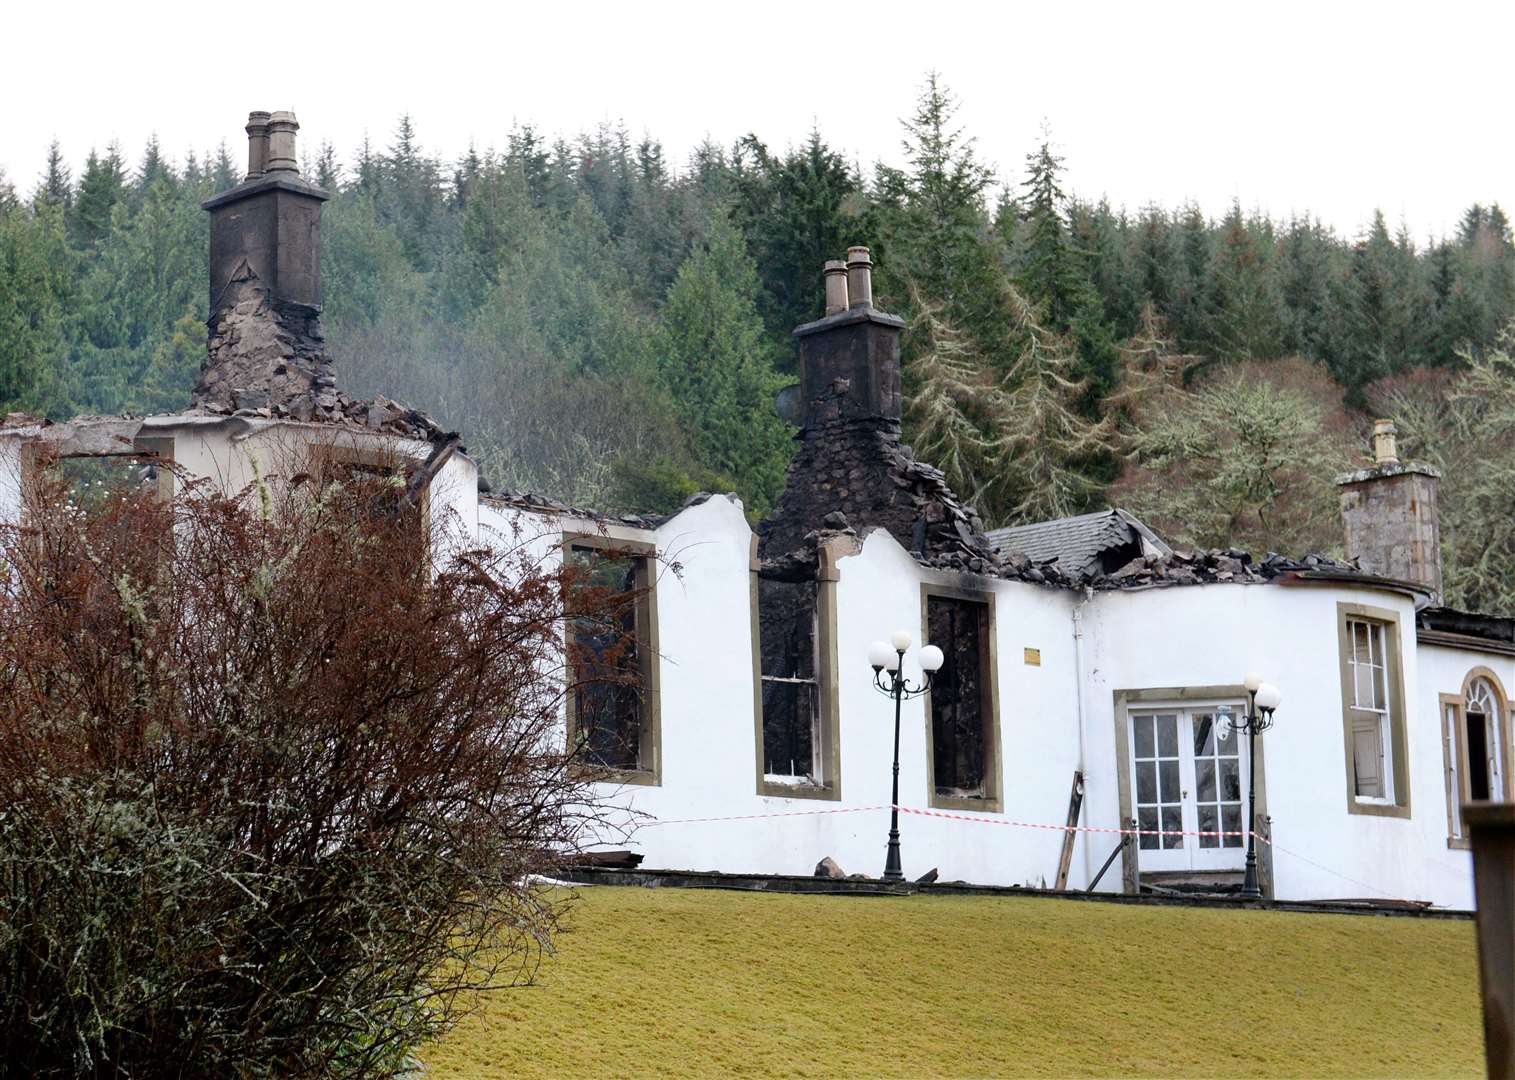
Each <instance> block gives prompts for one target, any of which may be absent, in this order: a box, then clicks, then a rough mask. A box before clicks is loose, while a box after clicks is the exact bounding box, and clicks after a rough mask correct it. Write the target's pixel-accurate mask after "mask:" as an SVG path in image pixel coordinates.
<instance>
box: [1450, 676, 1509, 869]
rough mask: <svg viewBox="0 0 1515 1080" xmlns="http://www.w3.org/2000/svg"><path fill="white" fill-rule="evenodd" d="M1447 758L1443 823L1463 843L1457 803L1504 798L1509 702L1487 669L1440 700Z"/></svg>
mask: <svg viewBox="0 0 1515 1080" xmlns="http://www.w3.org/2000/svg"><path fill="white" fill-rule="evenodd" d="M1442 706H1443V713H1444V723H1445V725H1446V726H1445V731H1444V736H1445V745H1446V754H1447V801H1448V805H1447V822H1448V826H1449V831H1450V836H1451V839H1452V840H1453V841H1454V842H1460V841H1463V840H1464V835H1465V834H1464V832H1463V827H1462V812H1461V804H1462V803H1465V802H1474V801H1483V800H1489V799H1493V800H1496V801H1498V800H1504V799H1507V798H1509V787H1508V783H1507V778H1506V774H1507V772H1508V770H1509V767H1510V746H1509V741H1508V740H1509V722H1508V712H1509V702H1508V698H1506V696H1505V691H1504V687H1502V686H1501V685H1500V684H1499V681H1498V680H1497V679H1496V678H1495V677H1494V676H1493V674H1492V673H1491V672H1489V671H1487V669H1479V670H1475V671H1473V672H1470V673H1469V675H1468V677H1467V679H1466V680H1464V682H1463V687H1462V693H1461V694H1460V695H1459V696H1457V697H1452V696H1450V695H1443V697H1442Z"/></svg>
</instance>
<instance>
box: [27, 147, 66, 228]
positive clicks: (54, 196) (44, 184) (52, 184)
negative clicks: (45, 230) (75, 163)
mask: <svg viewBox="0 0 1515 1080" xmlns="http://www.w3.org/2000/svg"><path fill="white" fill-rule="evenodd" d="M34 201H35V202H39V203H42V202H46V203H50V204H51V205H53V206H61V207H62V208H63V212H64V214H65V215H67V214H68V213H69V212H70V211H71V210H72V209H73V206H74V178H73V175H72V173H71V172H70V171H69V168H68V162H67V161H65V160H64V159H63V147H62V146H61V145H60V144H59V143H58V140H57V139H54V140H53V141H52V143H51V144H50V145H49V146H48V148H47V167H46V171H44V172H43V174H42V180H41V182H40V183H39V184H38V185H37V194H36V198H35V200H34Z"/></svg>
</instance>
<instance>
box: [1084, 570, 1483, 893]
mask: <svg viewBox="0 0 1515 1080" xmlns="http://www.w3.org/2000/svg"><path fill="white" fill-rule="evenodd" d="M1338 602H1344V603H1356V604H1366V605H1371V606H1374V607H1378V608H1385V609H1391V610H1393V611H1395V612H1396V613H1398V615H1399V617H1400V626H1401V642H1402V655H1401V657H1400V664H1401V668H1402V670H1403V672H1404V686H1405V700H1406V702H1407V703H1408V704H1409V709H1408V712H1409V716H1408V718H1407V724H1406V735H1407V744H1408V750H1409V775H1410V785H1411V788H1410V811H1411V816H1410V817H1409V818H1408V819H1405V818H1398V817H1379V816H1369V815H1365V814H1349V813H1348V812H1347V802H1348V792H1347V781H1346V775H1347V773H1346V760H1347V758H1346V755H1347V748H1346V743H1345V738H1344V735H1343V730H1342V714H1341V676H1340V663H1339V644H1338V639H1337V628H1336V619H1337V612H1336V605H1337V603H1338ZM1094 608H1095V611H1096V613H1097V614H1096V615H1095V616H1094V623H1095V626H1096V627H1097V630H1096V632H1095V633H1094V635H1093V637H1094V639H1095V657H1096V660H1095V665H1094V667H1095V670H1094V672H1093V673H1092V676H1093V677H1092V679H1091V697H1092V701H1093V704H1094V706H1095V708H1094V709H1093V710H1092V711H1091V740H1090V745H1091V747H1097V748H1098V751H1097V753H1096V754H1093V755H1091V759H1092V760H1091V764H1090V770H1089V773H1090V775H1089V784H1090V797H1091V799H1092V805H1091V811H1092V812H1093V814H1094V815H1095V816H1097V818H1098V819H1099V820H1100V821H1103V822H1112V823H1113V821H1114V820H1115V818H1116V817H1117V814H1118V809H1117V801H1116V800H1117V794H1116V786H1115V777H1114V775H1113V770H1114V769H1116V768H1118V767H1124V763H1120V762H1117V761H1115V745H1114V715H1115V713H1114V692H1115V691H1116V690H1117V689H1137V688H1144V687H1176V686H1197V685H1224V684H1237V683H1240V682H1241V680H1242V677H1243V675H1244V673H1245V672H1247V671H1249V670H1258V671H1261V672H1263V673H1265V674H1266V676H1267V677H1268V678H1269V680H1270V681H1272V682H1274V683H1276V684H1277V685H1278V686H1279V687H1280V688H1281V689H1282V690H1283V694H1284V699H1283V704H1282V706H1281V707H1280V708H1279V710H1278V713H1277V715H1276V717H1275V725H1274V727H1273V728H1272V729H1271V730H1269V731H1268V732H1267V733H1266V734H1264V735H1263V736H1262V739H1263V740H1264V741H1265V743H1266V745H1265V747H1264V752H1263V754H1262V756H1261V759H1262V762H1263V764H1264V767H1265V770H1266V792H1267V804H1268V812H1269V813H1270V814H1271V816H1272V818H1273V837H1274V841H1275V847H1274V854H1273V866H1274V873H1275V875H1276V886H1275V888H1276V894H1277V895H1278V896H1279V897H1280V898H1288V899H1305V898H1310V899H1322V898H1330V897H1362V896H1384V897H1392V898H1400V899H1409V900H1430V901H1433V902H1434V903H1436V904H1439V905H1443V906H1450V907H1467V906H1469V905H1470V903H1471V880H1470V876H1469V867H1468V864H1467V861H1466V859H1465V858H1460V857H1459V856H1461V855H1462V853H1460V852H1452V853H1450V857H1449V853H1448V852H1447V849H1446V798H1445V794H1444V788H1443V773H1442V768H1443V758H1442V751H1441V736H1440V726H1439V722H1438V717H1437V710H1436V708H1435V700H1436V691H1435V690H1432V689H1430V688H1428V687H1423V686H1422V685H1421V672H1422V666H1421V664H1420V663H1419V662H1418V660H1417V656H1416V649H1415V644H1414V641H1415V634H1414V626H1415V620H1414V610H1413V606H1412V604H1411V602H1410V600H1409V599H1408V598H1404V597H1399V596H1396V595H1395V594H1392V593H1387V592H1382V591H1376V590H1368V589H1358V588H1351V587H1347V586H1342V585H1336V584H1329V585H1310V586H1300V587H1282V586H1279V585H1245V586H1244V585H1206V586H1193V587H1184V588H1169V589H1161V590H1151V591H1146V592H1112V593H1101V594H1099V595H1098V596H1097V598H1096V600H1095V603H1094ZM1458 685H1459V686H1460V677H1459V682H1458Z"/></svg>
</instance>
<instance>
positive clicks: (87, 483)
mask: <svg viewBox="0 0 1515 1080" xmlns="http://www.w3.org/2000/svg"><path fill="white" fill-rule="evenodd" d="M52 467H53V469H54V470H55V474H56V475H57V477H58V478H59V479H60V480H61V481H62V482H63V484H64V486H65V490H66V492H67V495H66V497H67V499H68V502H69V505H70V506H72V507H74V508H76V509H78V510H80V511H82V512H83V513H85V514H92V515H93V514H98V513H100V512H101V511H103V510H106V509H107V508H108V507H109V505H110V503H111V502H112V501H114V500H117V499H136V498H152V499H156V498H160V497H162V494H163V486H164V485H163V479H164V478H163V477H162V476H161V475H160V471H159V470H160V464H159V462H158V460H157V459H156V457H154V456H153V455H150V454H108V455H99V456H94V455H91V456H88V457H84V456H71V457H62V458H58V459H57V460H56V461H55V462H54V463H53V466H52Z"/></svg>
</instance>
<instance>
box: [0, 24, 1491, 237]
mask: <svg viewBox="0 0 1515 1080" xmlns="http://www.w3.org/2000/svg"><path fill="white" fill-rule="evenodd" d="M260 12H263V13H265V14H263V15H260V14H259V13H260ZM4 25H5V29H6V36H7V38H8V39H9V40H8V42H7V44H6V46H5V49H4V55H5V59H4V62H3V64H0V101H4V102H5V103H6V105H5V111H4V120H3V121H0V133H3V134H0V168H3V169H4V170H5V173H6V174H7V176H8V177H9V178H10V179H11V181H12V182H13V183H15V184H16V186H17V188H19V189H21V190H23V191H30V190H31V188H32V186H33V184H34V183H35V180H36V177H37V175H38V173H39V172H40V171H41V169H42V165H43V161H44V157H45V153H46V148H47V144H48V142H49V141H50V140H51V139H52V138H53V137H54V136H56V137H57V138H58V139H60V140H61V142H62V144H63V147H64V150H65V153H66V154H67V156H68V158H69V160H70V162H71V163H72V164H73V165H74V167H75V172H76V175H77V171H78V168H79V166H80V165H81V164H82V162H83V159H84V156H85V154H86V153H87V151H88V150H89V148H90V146H91V145H98V146H103V145H104V144H105V143H106V142H108V141H109V140H110V139H112V138H115V139H119V140H120V141H121V143H122V145H123V146H124V148H125V150H126V153H127V156H128V158H129V160H131V162H132V163H133V164H135V161H136V159H137V157H138V155H139V154H140V149H141V146H142V144H143V142H144V141H145V140H146V138H147V136H148V134H149V133H150V132H153V131H156V132H157V134H158V136H159V138H160V139H161V141H162V143H163V146H164V148H165V149H166V150H168V151H169V152H171V153H172V154H173V155H174V157H175V158H182V155H183V152H184V150H185V149H187V148H190V147H194V148H197V149H204V148H206V147H210V146H214V145H215V144H216V143H217V142H219V141H220V140H222V139H225V140H226V141H227V143H228V145H229V146H230V147H231V149H232V152H233V154H234V155H235V156H236V158H237V159H238V161H239V162H241V161H245V136H244V135H243V132H242V124H243V123H244V122H245V119H246V115H247V112H248V110H249V109H254V108H261V109H281V108H293V109H294V110H295V111H296V112H297V114H298V116H299V119H300V123H301V133H300V134H301V139H302V144H301V146H302V150H313V149H314V147H315V146H316V145H317V144H318V143H319V142H320V141H321V140H323V139H330V140H331V141H332V142H333V143H334V144H335V145H336V146H337V148H338V151H339V153H340V154H341V156H343V157H344V158H350V156H351V153H352V151H353V149H354V148H355V147H356V146H357V145H358V144H359V143H360V142H361V140H362V138H363V136H364V133H365V132H367V133H368V134H369V135H370V136H371V137H372V139H373V140H374V142H375V143H376V144H378V145H383V144H385V143H387V141H388V140H389V137H390V134H391V132H392V130H393V128H394V123H395V120H396V118H397V117H398V116H399V114H400V113H402V112H409V113H410V114H411V115H412V117H413V118H414V121H415V124H416V127H417V130H418V133H419V135H420V137H421V140H422V142H423V144H424V146H425V147H426V149H428V150H429V151H432V152H434V153H438V154H440V155H442V156H443V157H447V158H451V157H454V156H456V155H457V154H459V153H460V152H462V151H463V150H464V149H465V148H466V146H467V145H468V143H469V140H470V139H472V140H475V141H476V142H477V143H478V144H479V146H480V147H481V148H483V147H487V146H490V145H496V144H502V143H503V142H504V137H505V134H506V132H507V131H508V130H509V129H510V126H511V123H512V121H516V120H519V121H523V122H531V123H533V124H535V125H536V126H537V127H539V128H541V129H545V130H547V131H549V132H557V131H568V132H575V131H578V130H581V129H584V128H586V127H590V126H593V125H594V124H596V123H599V122H600V121H604V120H608V121H612V122H615V121H624V123H625V124H626V125H627V127H628V128H630V129H631V131H632V132H633V133H634V134H640V133H642V132H643V131H648V132H651V133H652V134H654V135H655V136H657V137H658V138H660V139H661V140H662V141H663V143H664V145H665V147H666V148H667V150H668V153H669V156H670V159H671V160H673V161H675V162H682V161H683V160H684V158H685V157H686V155H687V152H688V148H689V147H691V146H693V145H694V144H695V143H697V142H698V141H699V140H700V139H702V138H704V137H706V136H707V135H708V136H709V137H711V138H713V139H715V140H717V141H719V142H722V143H729V142H730V141H731V140H732V139H734V138H736V137H738V136H740V135H742V134H743V133H745V132H747V131H748V130H753V131H755V132H756V133H757V134H758V135H759V137H761V138H762V139H764V140H765V141H766V142H768V143H769V145H770V146H776V147H782V146H784V145H786V144H788V143H790V142H795V141H798V140H800V139H802V138H803V137H804V135H805V133H806V132H807V131H808V130H809V129H810V127H811V125H812V123H816V124H818V125H819V126H820V129H821V131H822V133H823V134H824V135H825V137H826V138H827V139H828V140H829V141H830V142H831V143H832V144H833V145H835V146H837V147H838V148H840V149H842V150H843V151H844V152H846V153H847V154H848V156H850V157H854V158H856V159H858V160H860V161H862V162H864V163H865V164H870V163H871V162H873V161H874V160H876V159H878V158H880V157H883V158H885V159H887V160H897V159H898V157H899V137H900V129H899V118H900V117H901V116H903V115H906V114H908V113H909V112H910V110H911V108H912V106H913V103H914V99H915V96H916V94H917V93H918V91H919V87H920V83H921V79H922V76H923V74H924V73H925V72H926V71H927V70H929V69H933V68H934V69H936V70H938V71H940V72H941V74H942V77H943V79H944V81H945V82H946V83H947V85H948V86H949V87H951V88H952V89H953V91H955V92H956V94H957V95H958V96H959V97H960V98H961V99H962V109H961V112H960V113H959V119H960V120H961V122H962V123H963V124H964V125H965V126H966V127H967V128H968V129H969V131H970V132H971V133H973V134H975V135H977V137H978V149H979V153H980V155H981V156H982V157H983V158H984V159H985V160H987V161H989V162H990V163H992V164H993V165H994V166H995V167H996V168H997V169H998V170H999V172H1000V175H1001V176H1002V177H1003V178H1004V179H1006V180H1008V181H1009V182H1011V183H1018V182H1019V181H1020V179H1021V170H1022V166H1023V163H1024V159H1025V154H1026V152H1027V151H1028V150H1029V149H1030V148H1031V147H1032V146H1033V145H1034V143H1035V141H1036V140H1037V138H1038V134H1039V131H1040V127H1041V123H1042V121H1043V119H1045V120H1046V121H1047V122H1048V123H1049V124H1050V125H1051V128H1052V132H1053V137H1054V140H1055V142H1056V143H1057V144H1058V146H1059V148H1060V149H1061V151H1062V153H1063V154H1064V155H1065V156H1066V158H1067V165H1068V169H1069V172H1068V182H1069V186H1070V188H1071V189H1073V190H1074V191H1076V192H1078V193H1079V194H1080V195H1084V196H1098V195H1101V194H1105V195H1108V196H1109V197H1110V199H1111V200H1112V201H1113V202H1114V203H1116V204H1118V205H1120V204H1123V205H1125V206H1127V207H1130V208H1132V209H1135V208H1137V207H1139V206H1140V205H1142V204H1143V203H1146V202H1149V201H1154V200H1155V201H1158V202H1161V203H1163V204H1166V205H1169V206H1173V205H1176V204H1178V203H1180V202H1182V201H1184V200H1186V199H1191V198H1192V199H1194V200H1197V201H1198V202H1199V203H1200V205H1202V206H1203V207H1204V208H1205V209H1206V211H1208V212H1209V213H1211V214H1212V215H1213V214H1219V213H1221V212H1223V211H1224V210H1225V208H1226V206H1227V205H1228V204H1229V203H1230V202H1231V200H1232V199H1233V198H1236V199H1240V200H1241V203H1242V205H1243V206H1244V207H1247V208H1248V209H1251V208H1253V207H1261V208H1263V209H1266V210H1268V211H1271V212H1272V213H1273V214H1275V215H1282V216H1286V215H1288V214H1289V213H1290V212H1291V211H1295V210H1305V209H1309V210H1311V211H1313V212H1314V213H1315V214H1317V215H1318V216H1319V217H1321V218H1322V219H1323V220H1324V221H1326V222H1327V223H1328V224H1330V225H1332V226H1334V227H1336V228H1337V229H1338V230H1341V231H1343V232H1346V233H1349V234H1352V233H1356V232H1357V231H1358V230H1359V229H1360V228H1361V226H1362V225H1363V223H1364V221H1365V220H1366V219H1367V218H1368V217H1369V215H1370V214H1371V212H1372V209H1373V207H1375V206H1378V207H1382V208H1383V210H1384V211H1385V213H1386V214H1388V216H1389V218H1390V219H1391V221H1393V222H1398V221H1399V220H1401V219H1403V220H1405V221H1407V222H1408V223H1409V225H1410V227H1411V231H1412V233H1413V234H1414V235H1415V236H1416V237H1417V238H1423V237H1425V236H1426V235H1427V234H1430V233H1441V232H1443V231H1445V230H1447V229H1449V228H1451V227H1453V226H1454V225H1455V222H1456V220H1457V218H1458V216H1459V214H1460V213H1461V211H1462V210H1463V208H1464V207H1466V206H1467V205H1468V204H1470V203H1472V202H1474V201H1482V202H1490V201H1501V202H1503V203H1505V204H1506V205H1507V206H1511V205H1512V204H1515V191H1512V190H1511V180H1512V177H1515V139H1512V138H1511V137H1510V127H1511V120H1512V116H1511V112H1512V109H1511V104H1510V103H1511V101H1512V90H1515V76H1512V75H1511V74H1510V72H1509V70H1508V65H1507V63H1506V60H1507V57H1508V55H1509V51H1510V46H1511V43H1512V33H1511V31H1512V29H1515V5H1512V4H1509V3H1500V4H1495V3H1489V4H1484V5H1474V4H1466V5H1464V4H1455V3H1448V2H1446V0H1440V2H1438V3H1435V4H1427V3H1418V4H1415V5H1411V4H1407V3H1406V4H1402V5H1400V4H1388V3H1375V4H1363V5H1360V6H1359V5H1352V4H1346V3H1334V2H1331V0H1315V2H1312V3H1301V4H1293V3H1279V2H1270V3H1267V4H1247V5H1242V4H1234V3H1231V4H1227V3H1196V4H1179V3H1170V4H1157V3H1133V2H1125V3H1110V4H1104V3H1068V2H1059V3H1047V2H1043V3H1038V4H1036V5H1034V6H1032V5H1019V4H1004V3H1000V4H987V3H986V4H957V3H951V2H947V0H932V2H917V3H912V4H896V3H883V2H879V3H866V4H865V3H855V4H853V3H848V2H847V0H824V2H821V0H812V2H810V3H785V2H776V0H770V2H767V3H742V4H735V3H719V2H713V0H707V2H705V3H688V4H684V3H677V4H675V3H655V2H652V0H640V2H636V3H627V2H625V0H621V2H617V3H603V4H602V3H593V2H585V0H577V2H572V3H568V2H557V3H552V2H548V3H534V4H531V5H527V6H523V7H522V8H521V10H516V5H509V4H493V3H492V4H484V3H479V4H467V5H465V4H461V3H454V2H452V0H433V2H431V3H425V4H418V3H414V2H409V3H405V4H394V3H384V2H378V0H369V2H365V3H361V4H356V3H354V4H345V3H344V4H337V3H323V2H321V0H309V2H306V3H302V4H289V3H275V2H271V0H270V2H267V3H263V4H259V3H257V2H249V0H240V2H238V3H227V4H220V5H218V4H216V3H214V2H213V0H212V2H206V0H196V2H194V3H178V2H173V3H163V2H157V0H154V2H151V3H147V4H130V3H121V2H119V0H116V2H112V3H108V4H107V3H94V2H85V3H78V2H73V3H69V4H67V5H56V4H41V3H30V4H23V5H16V6H14V7H12V8H11V9H9V10H8V11H7V13H6V16H5V20H4Z"/></svg>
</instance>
